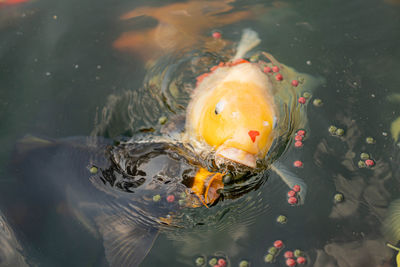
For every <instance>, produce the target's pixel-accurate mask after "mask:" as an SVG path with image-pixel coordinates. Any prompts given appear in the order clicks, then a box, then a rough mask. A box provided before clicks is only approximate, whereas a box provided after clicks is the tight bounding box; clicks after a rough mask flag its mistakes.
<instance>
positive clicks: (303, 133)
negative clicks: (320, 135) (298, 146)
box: [296, 130, 306, 136]
mask: <svg viewBox="0 0 400 267" xmlns="http://www.w3.org/2000/svg"><path fill="white" fill-rule="evenodd" d="M296 134H297V135H301V136H305V135H306V131H304V130H298V131H297V133H296Z"/></svg>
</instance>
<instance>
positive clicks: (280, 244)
mask: <svg viewBox="0 0 400 267" xmlns="http://www.w3.org/2000/svg"><path fill="white" fill-rule="evenodd" d="M274 247H276V248H282V247H283V242H282V240H276V241H275V242H274Z"/></svg>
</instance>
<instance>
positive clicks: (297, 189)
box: [293, 184, 301, 192]
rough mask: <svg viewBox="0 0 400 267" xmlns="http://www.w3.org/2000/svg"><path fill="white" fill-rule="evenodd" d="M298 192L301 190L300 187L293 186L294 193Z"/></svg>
mask: <svg viewBox="0 0 400 267" xmlns="http://www.w3.org/2000/svg"><path fill="white" fill-rule="evenodd" d="M300 190H301V187H300V185H298V184H296V185H295V186H293V191H294V192H300Z"/></svg>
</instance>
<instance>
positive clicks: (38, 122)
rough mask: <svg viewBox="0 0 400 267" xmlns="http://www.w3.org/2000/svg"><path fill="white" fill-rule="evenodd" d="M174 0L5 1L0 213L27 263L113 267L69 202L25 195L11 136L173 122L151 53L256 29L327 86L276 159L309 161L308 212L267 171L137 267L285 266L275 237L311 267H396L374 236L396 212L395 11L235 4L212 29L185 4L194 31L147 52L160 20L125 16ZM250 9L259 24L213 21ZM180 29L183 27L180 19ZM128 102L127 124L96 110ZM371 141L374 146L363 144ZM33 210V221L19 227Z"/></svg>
mask: <svg viewBox="0 0 400 267" xmlns="http://www.w3.org/2000/svg"><path fill="white" fill-rule="evenodd" d="M0 3H1V2H0ZM173 3H174V2H173V1H169V2H168V3H167V2H165V1H163V2H162V3H161V2H160V1H134V2H132V1H124V2H123V1H120V2H115V1H97V2H93V1H86V2H85V1H45V0H37V1H35V0H33V1H31V2H27V3H24V4H19V5H13V6H1V5H0V36H1V37H0V114H1V115H0V118H1V119H0V124H1V127H0V135H1V139H0V140H1V141H0V142H1V147H2V151H1V152H0V161H1V165H2V166H1V168H0V192H1V202H0V206H1V210H2V212H3V213H4V215H5V218H6V219H7V221H8V222H9V224H10V226H11V228H13V230H14V231H15V234H16V237H17V238H18V240H19V241H20V243H21V245H22V247H23V254H24V255H25V256H26V258H27V259H28V260H27V261H28V262H29V263H30V264H32V265H35V264H38V265H39V266H102V265H104V266H107V262H106V259H105V255H104V249H103V242H102V240H101V238H99V237H96V236H94V235H92V234H91V233H90V232H89V231H88V230H87V229H86V228H85V227H83V226H82V224H81V223H79V222H77V220H75V219H74V217H73V216H70V215H69V214H68V212H63V207H62V206H61V207H53V206H52V205H54V203H56V202H54V203H52V202H46V197H45V196H44V195H46V194H49V195H51V196H52V199H57V196H56V195H55V194H56V193H54V192H55V191H54V192H53V187H54V185H43V183H41V184H37V187H38V188H35V186H36V185H35V183H26V186H27V187H28V188H23V190H22V189H21V188H20V186H21V184H19V183H17V181H16V177H15V173H16V171H15V168H17V167H16V166H15V164H14V165H11V163H10V162H11V159H12V157H13V153H14V151H15V143H16V142H17V140H19V139H20V138H22V137H23V136H25V135H26V134H33V135H36V136H44V137H50V138H62V137H70V136H89V135H93V134H98V135H103V136H105V137H113V138H114V137H116V136H118V135H132V134H133V133H134V132H135V131H138V130H139V129H142V128H149V127H151V126H152V125H154V124H155V125H156V124H157V121H158V118H159V117H160V116H163V115H166V116H167V117H171V116H172V113H171V111H169V110H167V109H165V108H162V107H160V106H159V104H158V103H159V101H158V100H157V101H155V100H154V99H152V98H151V97H154V98H157V97H159V96H157V95H156V94H155V93H154V92H148V91H145V90H143V86H142V85H143V80H144V77H145V75H146V69H145V60H148V58H149V55H157V53H159V52H160V51H163V53H165V54H169V55H170V59H169V60H171V62H174V59H175V60H176V59H177V58H180V57H181V56H182V55H179V53H178V54H174V53H173V52H172V51H175V50H176V49H175V50H174V48H177V47H178V48H179V49H181V50H179V49H178V50H179V51H183V50H184V49H185V44H186V45H188V46H189V48H190V49H196V48H201V44H198V43H196V42H193V41H192V40H191V39H190V38H194V40H197V39H196V38H198V39H199V40H200V39H201V38H203V37H206V36H209V35H210V34H211V32H212V31H213V30H215V29H218V30H220V31H221V32H222V34H223V38H224V39H226V40H230V41H233V42H237V41H238V40H239V39H240V35H241V32H242V30H243V29H244V28H248V27H250V28H252V29H254V30H255V31H257V32H258V33H259V35H260V38H261V39H262V43H261V44H260V45H259V46H258V48H257V49H259V50H264V51H267V52H269V53H271V54H272V55H273V56H274V57H276V58H277V59H278V60H279V61H280V62H282V63H284V64H286V65H288V66H291V67H293V68H295V69H296V70H298V71H300V72H304V73H308V74H311V75H313V76H314V77H322V78H324V79H325V82H324V83H323V85H321V86H319V87H318V88H317V89H316V90H315V91H314V92H313V98H312V99H311V100H310V101H311V102H312V101H313V100H314V99H315V98H320V99H322V101H323V105H322V106H321V107H316V106H314V105H312V104H311V102H310V104H309V105H308V107H307V113H308V121H309V123H308V126H307V127H306V130H307V136H306V140H305V142H304V147H303V148H301V149H295V148H294V147H293V144H292V145H291V147H290V149H289V150H288V151H287V152H286V153H284V155H283V156H282V157H281V159H280V161H281V162H282V163H285V164H286V165H287V166H289V167H291V166H292V163H293V161H295V160H301V161H303V163H304V167H303V168H301V169H295V170H294V171H295V172H296V173H297V174H298V175H299V176H300V177H302V178H303V179H304V180H305V181H306V183H307V185H308V194H307V199H306V204H305V205H303V206H298V207H291V206H289V205H288V204H287V200H286V193H287V191H288V189H287V187H286V185H284V184H283V183H282V181H281V180H280V179H279V178H278V177H277V175H276V174H274V173H272V172H271V174H270V176H269V179H268V181H267V182H266V183H264V184H263V186H262V187H261V188H259V189H257V190H255V191H252V192H249V193H248V194H246V195H244V196H242V197H241V198H240V199H237V200H235V201H229V200H228V201H224V202H223V203H218V205H216V206H215V207H213V208H212V209H210V210H207V209H204V210H201V211H198V216H200V217H201V216H202V217H201V218H203V219H202V220H203V222H204V225H198V226H196V227H191V228H189V229H179V230H176V231H171V233H170V231H168V233H164V234H161V235H160V236H159V237H158V239H157V240H156V241H155V243H154V246H153V248H152V249H151V250H150V253H149V254H148V256H147V257H146V258H145V260H144V261H143V263H142V266H161V265H163V266H190V265H192V266H193V265H194V260H195V258H196V257H197V256H199V255H204V256H206V257H211V256H212V255H214V254H218V253H220V254H221V255H225V256H226V257H227V258H228V259H229V261H230V264H231V266H238V263H239V261H241V260H242V259H246V260H249V261H250V262H251V264H252V265H251V266H284V265H285V263H284V259H283V256H282V254H283V253H281V254H280V255H279V256H277V260H276V262H275V263H273V264H269V265H267V264H266V263H264V256H265V255H266V254H267V250H268V248H269V247H270V246H272V243H273V242H274V241H275V240H277V239H282V240H283V241H284V243H285V245H286V248H285V250H286V249H290V250H294V249H297V248H299V249H301V250H303V251H305V253H306V255H307V260H308V266H394V259H393V258H392V257H393V256H394V252H393V251H391V250H390V249H387V248H386V247H385V242H386V241H387V240H386V239H385V238H383V236H382V233H381V231H380V228H381V225H382V220H383V218H384V216H385V212H386V209H387V207H388V205H389V203H390V202H391V201H392V200H394V199H397V198H399V197H400V191H399V179H400V168H399V163H400V162H399V160H400V158H399V155H400V152H399V147H398V146H396V144H395V142H394V141H393V136H392V135H391V132H390V125H391V123H392V121H394V120H395V119H396V118H397V117H399V116H400V103H398V102H397V103H396V102H393V101H392V102H391V101H389V100H388V96H390V95H392V94H395V93H397V94H398V93H400V91H399V88H398V85H399V84H400V76H399V75H398V70H399V69H400V62H399V58H400V52H399V51H400V50H399V47H400V15H399V14H400V3H399V2H398V1H396V0H393V1H383V0H374V1H372V0H368V1H330V0H328V1H316V0H308V1H280V2H272V1H263V2H259V1H238V2H234V3H227V4H226V5H228V6H233V7H234V8H233V9H232V10H226V12H223V13H221V14H217V15H215V16H211V17H212V19H215V21H216V22H219V23H220V24H219V25H218V26H216V27H213V25H206V24H204V21H203V20H202V19H201V17H196V16H193V18H194V19H192V20H191V19H190V13H189V14H188V13H184V11H185V10H182V9H177V10H175V12H177V14H183V15H182V20H183V19H185V20H188V22H187V23H184V25H185V26H184V28H185V29H186V30H191V29H192V31H193V33H196V34H198V35H196V36H194V37H193V36H188V37H186V36H181V35H176V36H174V35H173V34H174V33H171V32H168V34H167V36H171V35H172V36H174V38H175V41H176V42H172V45H171V46H172V50H171V46H168V45H167V44H166V42H167V41H168V39H166V41H165V42H163V40H161V41H160V40H158V39H157V41H159V42H160V43H159V49H158V50H157V49H156V48H157V47H153V46H152V45H150V44H149V45H147V44H148V43H146V42H149V40H153V41H154V40H155V39H151V36H152V35H145V34H147V33H148V31H150V30H151V29H154V28H155V27H156V26H157V25H158V24H157V23H158V22H157V19H155V18H154V17H153V18H149V17H146V16H141V17H137V18H134V19H130V20H125V21H124V20H120V19H119V18H120V16H121V15H123V14H125V13H126V12H128V11H130V10H133V9H135V8H138V7H141V6H145V5H150V6H153V7H159V6H160V5H161V4H162V5H170V4H171V5H172V4H173ZM192 5H194V4H192ZM188 6H189V7H190V6H191V4H189V5H188ZM245 11H247V12H252V13H251V14H254V15H251V16H250V18H243V19H232V21H227V20H224V22H221V21H222V19H221V20H219V18H222V17H223V16H227V17H232V16H229V14H235V13H236V12H245ZM163 12H167V10H164V11H163ZM168 12H172V11H171V10H169V11H168ZM182 12H183V13H182ZM227 14H228V15H227ZM161 16H162V17H163V15H161ZM188 17H189V19H188ZM172 23H173V24H174V23H175V24H176V25H180V24H182V21H180V18H179V16H178V18H177V19H174V20H173V21H172ZM129 31H135V32H139V33H140V34H141V36H147V38H148V39H145V42H143V43H141V41H140V40H139V39H135V41H134V42H131V43H130V45H131V46H130V47H131V48H130V49H127V48H126V47H125V48H124V49H116V48H115V41H116V40H118V38H120V37H121V35H122V33H123V32H129ZM140 34H139V35H140ZM160 36H162V35H160ZM113 44H114V46H113ZM181 46H182V47H181ZM132 47H133V48H132ZM190 49H188V50H185V51H190ZM128 50H129V51H128ZM171 58H172V59H171ZM141 88H142V89H141ZM110 96H111V97H110ZM125 97H126V98H129V97H131V98H134V99H135V100H134V101H133V102H132V103H131V102H129V105H127V107H128V108H129V112H131V113H130V114H133V115H132V116H130V117H128V119H127V118H126V117H123V116H122V117H123V118H122V119H121V120H118V119H115V118H114V117H113V115H112V114H111V115H110V114H109V113H107V114H105V115H104V113H102V112H103V108H104V107H113V106H112V105H111V104H110V103H112V101H113V99H117V100H118V99H119V100H118V101H121V100H120V99H121V98H122V99H124V98H125ZM160 101H161V100H160ZM185 101H187V98H185V97H183V98H182V99H179V100H178V102H179V103H185ZM110 105H111V106H110ZM122 107H125V106H124V105H122ZM114 108H117V107H115V106H114ZM107 111H109V110H108V109H107ZM118 112H123V110H120V111H118ZM110 116H111V117H110ZM114 116H115V115H114ZM135 116H136V117H135ZM107 118H108V119H110V118H111V119H110V121H111V122H110V121H109V124H107V127H108V128H107V130H104V128H102V125H101V123H102V122H104V121H105V120H106V121H107ZM132 118H134V119H133V120H129V119H132ZM99 125H100V126H99ZM330 125H335V126H337V127H339V128H343V129H344V131H345V135H344V136H343V137H335V136H331V135H330V134H329V132H328V128H329V126H330ZM368 136H372V137H374V138H375V140H376V143H375V144H372V145H369V144H367V143H366V142H365V138H366V137H368ZM361 152H367V153H369V154H370V156H371V157H372V159H373V160H374V161H375V164H376V165H375V166H374V167H373V168H362V169H360V168H359V167H358V161H359V160H360V153H361ZM60 176H61V177H65V175H64V176H63V175H62V174H60ZM37 180H38V179H37V177H36V179H35V181H37ZM61 184H62V183H61ZM31 186H32V187H33V188H30V187H31ZM38 189H39V190H38ZM21 192H31V195H32V196H33V199H36V200H37V203H26V202H25V201H26V199H28V198H26V197H25V196H22V195H21V194H23V193H21ZM337 192H341V193H343V194H344V198H345V201H344V202H343V203H341V204H334V203H333V196H334V195H335V193H337ZM53 195H55V196H53ZM42 205H43V208H42ZM32 207H35V208H32ZM232 210H236V212H235V211H232ZM48 211H49V212H48ZM32 213H34V214H33V215H32ZM24 214H25V215H24ZM26 214H30V215H29V216H28V218H30V220H31V221H29V223H27V220H26V219H23V217H24V216H27V215H26ZM281 214H283V215H286V216H288V223H287V224H285V225H280V224H278V223H276V217H277V216H278V215H281ZM216 216H221V219H219V220H216V219H215V217H216ZM21 218H22V219H21ZM35 218H36V219H35ZM207 222H211V223H207ZM385 264H386V265H385Z"/></svg>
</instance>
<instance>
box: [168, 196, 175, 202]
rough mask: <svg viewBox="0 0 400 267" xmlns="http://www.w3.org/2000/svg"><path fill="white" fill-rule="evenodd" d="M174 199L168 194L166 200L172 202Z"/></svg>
mask: <svg viewBox="0 0 400 267" xmlns="http://www.w3.org/2000/svg"><path fill="white" fill-rule="evenodd" d="M174 201H175V196H174V195H168V196H167V202H169V203H172V202H174Z"/></svg>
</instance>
